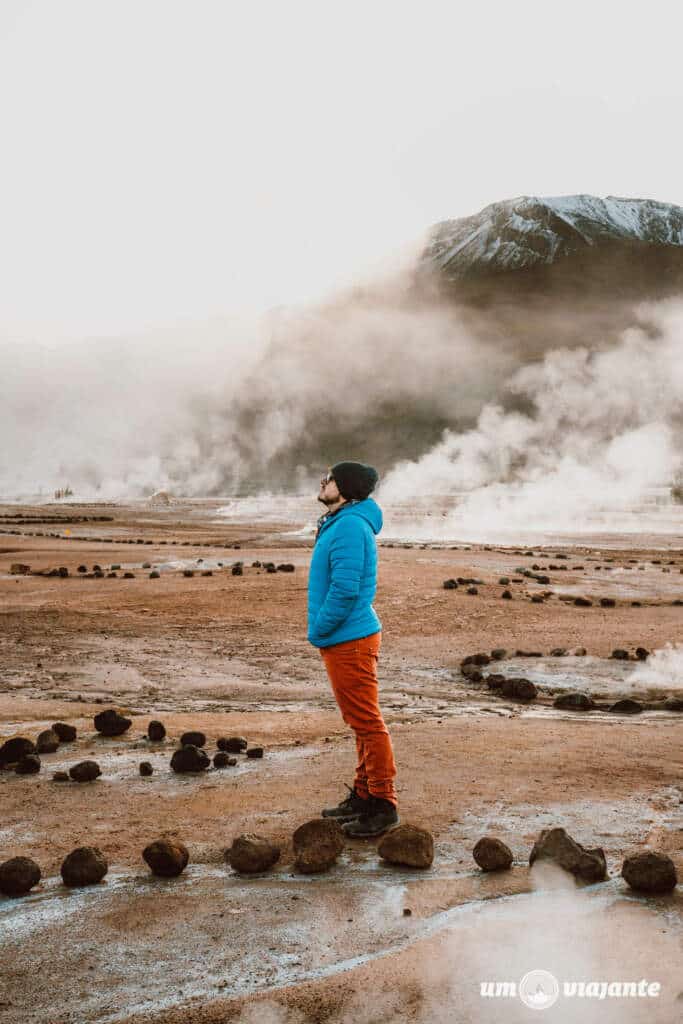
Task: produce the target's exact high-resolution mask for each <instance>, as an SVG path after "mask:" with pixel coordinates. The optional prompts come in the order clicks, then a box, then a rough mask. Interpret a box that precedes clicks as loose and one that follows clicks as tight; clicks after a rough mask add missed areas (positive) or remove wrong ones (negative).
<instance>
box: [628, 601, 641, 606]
mask: <svg viewBox="0 0 683 1024" xmlns="http://www.w3.org/2000/svg"><path fill="white" fill-rule="evenodd" d="M642 607H643V605H642V602H641V601H631V608H642Z"/></svg>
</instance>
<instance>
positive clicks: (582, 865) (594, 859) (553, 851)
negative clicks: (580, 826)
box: [529, 828, 607, 882]
mask: <svg viewBox="0 0 683 1024" xmlns="http://www.w3.org/2000/svg"><path fill="white" fill-rule="evenodd" d="M537 860H552V861H554V862H555V863H556V864H559V866H560V867H561V868H564V870H565V871H569V872H570V874H572V875H574V877H575V878H578V879H579V880H580V881H582V882H601V881H602V880H603V879H604V878H605V877H606V875H607V865H606V863H605V854H604V851H603V850H602V848H601V847H595V848H593V849H588V847H584V846H581V844H580V843H577V842H576V841H575V840H574V839H572V837H571V836H569V835H567V833H566V832H565V830H564V829H563V828H551V829H543V831H542V832H541V833H540V835H539V837H538V839H537V840H536V842H535V843H534V845H533V849H532V850H531V853H530V854H529V864H530V865H531V864H534V863H535V861H537Z"/></svg>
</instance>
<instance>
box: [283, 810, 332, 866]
mask: <svg viewBox="0 0 683 1024" xmlns="http://www.w3.org/2000/svg"><path fill="white" fill-rule="evenodd" d="M292 844H293V846H294V856H295V865H296V868H297V870H298V871H302V872H304V873H307V874H312V873H313V872H317V871H326V870H327V868H330V867H332V865H333V864H334V862H335V861H336V859H337V857H338V856H339V854H340V853H341V851H342V850H343V849H344V833H343V831H342V829H341V826H340V824H339V822H338V821H335V820H334V819H333V818H314V819H313V820H312V821H307V822H305V823H304V824H303V825H300V826H299V827H298V829H297V830H296V831H295V832H294V835H293V836H292Z"/></svg>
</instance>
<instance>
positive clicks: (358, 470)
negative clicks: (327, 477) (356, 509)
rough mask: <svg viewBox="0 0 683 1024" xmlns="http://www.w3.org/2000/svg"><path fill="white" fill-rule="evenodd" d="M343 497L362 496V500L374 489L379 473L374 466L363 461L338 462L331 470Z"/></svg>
mask: <svg viewBox="0 0 683 1024" xmlns="http://www.w3.org/2000/svg"><path fill="white" fill-rule="evenodd" d="M330 472H331V475H332V476H333V477H334V480H335V482H336V484H337V490H338V491H339V493H340V494H341V496H342V497H343V498H347V499H350V498H360V500H361V501H362V500H363V499H364V498H367V497H368V495H369V494H370V493H371V492H372V491H374V489H375V487H376V486H377V481H378V480H379V474H378V472H377V470H376V469H375V468H374V467H373V466H366V465H365V464H364V463H363V462H338V463H337V464H336V465H335V466H333V467H332V469H331V470H330Z"/></svg>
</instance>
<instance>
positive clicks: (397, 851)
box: [377, 823, 434, 868]
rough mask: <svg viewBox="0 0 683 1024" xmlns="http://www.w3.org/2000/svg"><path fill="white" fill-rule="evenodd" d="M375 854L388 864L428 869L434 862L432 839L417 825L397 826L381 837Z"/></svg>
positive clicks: (429, 833)
mask: <svg viewBox="0 0 683 1024" xmlns="http://www.w3.org/2000/svg"><path fill="white" fill-rule="evenodd" d="M377 853H378V854H379V855H380V857H381V858H382V860H386V861H388V862H389V863H390V864H402V865H404V866H405V867H409V868H428V867H430V866H431V864H432V861H433V860H434V839H433V837H432V834H431V832H428V831H427V829H426V828H421V827H420V826H419V825H411V824H409V823H406V824H404V825H397V826H396V827H395V828H392V829H390V831H389V832H385V834H384V835H383V836H382V838H381V840H380V842H379V844H378V846H377Z"/></svg>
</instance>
